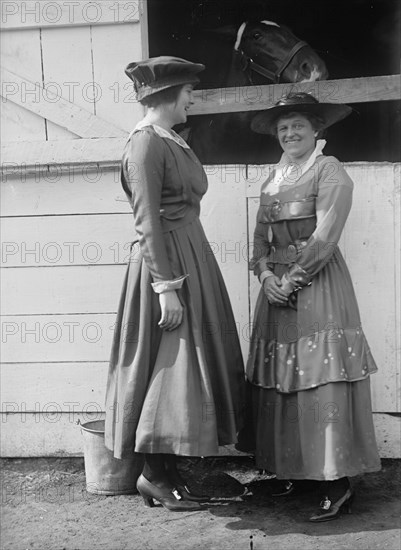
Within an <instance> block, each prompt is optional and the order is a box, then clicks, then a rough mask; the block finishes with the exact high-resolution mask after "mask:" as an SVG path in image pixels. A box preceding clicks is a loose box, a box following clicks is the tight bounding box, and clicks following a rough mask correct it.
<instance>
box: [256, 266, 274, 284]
mask: <svg viewBox="0 0 401 550" xmlns="http://www.w3.org/2000/svg"><path fill="white" fill-rule="evenodd" d="M272 275H273V276H274V273H273V271H271V270H270V269H266V270H265V271H262V273H261V274H260V275H259V282H260V284H261V285H262V286H263V282H264V280H265V279H267V278H268V277H271V276H272Z"/></svg>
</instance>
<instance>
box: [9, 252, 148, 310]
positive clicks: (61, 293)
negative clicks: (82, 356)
mask: <svg viewBox="0 0 401 550" xmlns="http://www.w3.org/2000/svg"><path fill="white" fill-rule="evenodd" d="M138 251H139V249H138ZM87 253H88V255H91V254H93V256H92V257H95V255H97V254H100V253H101V252H100V251H99V249H98V248H96V247H93V246H90V247H88V249H87ZM134 261H135V259H134ZM125 271H126V266H125V265H111V266H105V265H99V266H98V265H91V266H69V267H40V268H36V267H26V268H19V267H15V268H10V269H3V273H2V284H1V289H0V290H1V306H0V307H1V315H42V314H45V315H49V314H53V313H57V314H60V313H63V314H65V313H72V314H77V313H104V312H107V313H115V312H116V311H117V306H118V301H119V297H120V293H121V286H122V283H123V278H124V274H125Z"/></svg>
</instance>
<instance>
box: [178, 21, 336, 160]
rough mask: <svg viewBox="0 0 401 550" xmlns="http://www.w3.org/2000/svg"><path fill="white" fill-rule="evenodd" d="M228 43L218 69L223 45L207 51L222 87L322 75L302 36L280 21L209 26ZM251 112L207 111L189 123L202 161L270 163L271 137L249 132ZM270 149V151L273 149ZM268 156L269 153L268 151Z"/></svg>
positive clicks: (319, 61)
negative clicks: (207, 113) (223, 112)
mask: <svg viewBox="0 0 401 550" xmlns="http://www.w3.org/2000/svg"><path fill="white" fill-rule="evenodd" d="M211 32H214V33H215V34H218V35H219V36H220V37H221V36H223V37H225V38H226V39H228V40H229V41H230V42H231V44H233V43H234V49H233V51H232V55H231V63H230V62H228V65H226V68H228V71H224V65H223V63H224V59H229V57H228V56H229V55H230V52H229V51H228V49H227V58H226V52H225V51H224V50H223V51H221V52H218V51H217V50H213V56H214V61H215V64H216V63H219V64H220V66H219V67H218V69H219V71H218V76H216V81H215V86H214V87H216V85H217V80H220V81H221V78H222V75H224V74H225V78H224V79H223V81H222V82H221V84H220V86H221V87H224V88H226V87H227V88H230V87H237V86H249V85H250V86H253V85H263V84H271V83H278V82H293V83H295V82H309V81H314V80H324V79H326V78H327V76H328V72H327V69H326V65H325V63H324V61H323V60H322V59H320V57H319V56H318V55H317V54H316V53H315V52H314V51H313V50H312V48H311V47H310V46H309V45H308V44H307V43H306V42H304V41H302V40H299V39H298V38H297V37H296V36H294V35H293V34H292V32H291V31H290V30H289V29H288V28H287V27H284V26H279V25H278V24H277V23H273V22H271V21H259V22H257V23H254V22H245V23H242V25H240V27H239V28H238V27H234V26H229V27H224V28H220V29H217V30H214V31H211ZM253 116H254V112H253V111H247V110H246V109H245V110H244V111H242V112H235V113H225V114H219V115H210V116H208V117H204V118H202V120H201V121H199V122H198V123H196V122H195V124H194V126H193V131H191V134H190V139H189V141H190V145H191V147H192V148H193V150H194V151H195V153H196V154H197V155H198V157H199V159H200V160H201V162H202V163H204V164H206V163H207V164H216V163H217V164H220V163H228V164H232V163H238V162H240V163H246V164H260V163H262V164H264V163H266V162H271V161H272V158H271V157H270V156H269V147H270V148H271V139H272V138H271V137H270V136H264V135H261V134H256V133H255V132H252V131H251V124H250V122H251V119H252V117H253ZM275 154H276V153H275ZM273 156H274V155H273Z"/></svg>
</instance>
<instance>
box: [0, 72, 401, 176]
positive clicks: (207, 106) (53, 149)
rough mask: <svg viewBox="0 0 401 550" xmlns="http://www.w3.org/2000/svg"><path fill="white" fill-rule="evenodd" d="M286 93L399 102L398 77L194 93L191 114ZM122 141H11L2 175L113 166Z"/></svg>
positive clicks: (257, 105) (265, 103)
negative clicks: (51, 168) (45, 168)
mask: <svg viewBox="0 0 401 550" xmlns="http://www.w3.org/2000/svg"><path fill="white" fill-rule="evenodd" d="M290 91H306V92H310V93H312V94H313V95H315V97H317V98H318V99H319V100H320V101H325V102H329V103H366V102H369V101H390V100H399V99H400V91H401V80H400V75H389V76H375V77H365V78H347V79H343V80H326V81H319V82H304V83H296V84H275V85H272V86H246V87H238V88H235V87H234V88H219V89H213V90H197V91H196V92H195V104H194V105H193V107H192V109H191V115H205V114H213V113H229V112H241V111H258V110H263V109H267V108H268V107H271V106H272V105H273V104H274V103H275V102H276V101H277V100H278V99H279V98H280V97H282V96H283V95H284V94H286V93H289V92H290ZM125 141H126V137H103V138H99V139H75V140H63V141H44V142H13V143H5V144H4V145H3V146H2V165H1V171H2V173H3V174H6V175H8V176H9V177H11V176H12V175H13V174H14V175H15V176H19V175H20V174H21V172H24V173H26V172H27V171H28V172H29V171H30V170H31V169H32V167H34V168H35V169H37V168H38V167H39V168H40V167H42V166H46V165H55V164H57V165H58V166H60V167H61V168H60V169H62V167H63V166H65V167H68V166H73V165H83V164H90V163H99V162H100V161H101V162H102V164H114V163H118V162H119V161H120V158H121V154H122V150H123V147H124V144H125Z"/></svg>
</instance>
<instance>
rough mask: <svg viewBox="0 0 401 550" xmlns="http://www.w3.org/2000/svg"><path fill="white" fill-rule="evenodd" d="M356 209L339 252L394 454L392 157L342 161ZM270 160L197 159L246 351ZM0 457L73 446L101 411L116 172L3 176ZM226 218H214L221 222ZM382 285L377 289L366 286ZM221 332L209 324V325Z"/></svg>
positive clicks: (115, 288) (116, 278)
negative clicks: (252, 250) (254, 246)
mask: <svg viewBox="0 0 401 550" xmlns="http://www.w3.org/2000/svg"><path fill="white" fill-rule="evenodd" d="M346 168H347V170H348V171H349V173H350V175H351V177H352V178H353V180H354V182H355V193H354V205H353V209H352V211H351V215H350V218H349V220H348V222H347V225H346V229H345V232H344V236H343V238H342V242H341V247H342V250H343V252H344V254H345V257H346V260H347V262H348V265H349V267H350V270H351V274H352V276H353V279H354V281H355V288H356V293H357V295H358V299H359V304H360V309H361V316H362V321H363V325H364V328H365V331H366V334H367V336H368V339H369V342H370V345H371V348H372V351H373V354H374V356H375V358H376V360H377V363H378V365H379V369H380V370H379V373H378V374H376V375H374V376H373V377H372V386H373V401H374V410H375V411H376V412H377V414H375V420H376V426H377V437H378V440H379V445H380V450H381V455H382V456H400V454H399V449H397V444H398V435H397V434H399V418H397V417H394V416H390V415H388V414H384V413H395V412H397V411H399V410H400V407H399V404H400V399H399V397H400V386H399V378H398V376H399V373H398V368H397V365H399V355H397V354H398V353H399V341H398V340H397V339H398V338H399V333H400V330H399V329H400V316H399V309H397V304H399V299H398V298H399V288H400V286H399V280H397V277H399V270H398V266H399V260H400V257H399V232H398V231H397V230H396V228H397V226H398V227H399V216H400V212H399V170H400V167H399V165H393V164H387V163H378V164H368V163H353V164H349V165H346ZM268 170H269V167H260V166H257V167H249V169H248V171H247V170H246V167H245V166H209V167H206V171H207V173H208V176H209V182H210V187H209V191H208V193H207V195H206V197H205V199H204V201H203V207H202V221H203V223H204V226H205V229H206V233H207V235H208V238H209V240H210V242H211V243H212V249H213V252H214V254H215V255H216V258H217V261H218V262H219V265H220V267H221V270H222V272H223V276H224V278H225V281H226V283H227V286H228V290H229V293H230V296H231V299H232V304H233V308H234V313H235V317H236V320H237V323H238V331H239V334H240V338H241V343H242V349H243V353H244V356H245V357H246V354H247V349H248V340H249V329H250V322H251V315H252V307H253V304H254V301H255V296H256V292H257V282H256V281H255V280H254V278H253V276H251V275H250V274H249V272H248V270H247V254H248V247H249V243H250V242H252V233H253V225H254V219H255V213H256V208H257V201H258V193H259V188H260V185H261V182H262V181H263V179H264V178H265V177H266V174H267V172H268ZM2 189H3V201H2V202H3V211H2V219H1V223H2V235H3V250H2V252H3V254H2V261H3V268H4V269H3V282H2V307H3V311H2V315H3V318H2V346H3V353H2V359H3V365H2V411H3V413H2V447H3V455H4V456H46V455H57V454H60V455H64V454H70V455H76V454H80V452H81V449H82V447H81V438H80V434H79V430H78V429H77V427H76V425H75V422H76V420H77V419H78V418H79V419H80V420H81V421H82V422H84V421H88V420H90V419H91V418H101V417H102V416H103V414H104V391H105V385H106V377H107V361H108V357H109V351H110V344H111V338H112V332H113V324H114V319H115V313H116V308H117V303H118V298H119V293H120V288H121V284H122V279H123V276H124V271H125V264H126V261H127V255H128V247H129V243H130V242H131V241H132V239H133V238H134V234H133V229H132V214H131V212H130V208H129V205H128V203H127V202H125V200H124V197H123V195H122V193H121V189H120V184H119V178H118V172H117V171H116V170H103V171H100V170H99V171H98V172H93V173H88V174H86V176H85V177H84V176H82V174H79V173H78V174H76V175H73V174H63V175H62V176H60V177H59V178H58V179H57V181H50V180H48V179H47V178H46V177H40V178H35V177H31V178H28V179H26V181H21V180H18V179H15V178H14V179H9V180H8V181H7V182H4V183H3V186H2ZM222 220H224V223H222ZM378 288H379V289H380V292H379V291H378ZM216 330H220V327H216Z"/></svg>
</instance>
